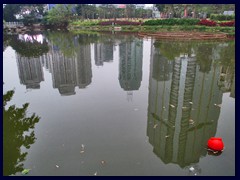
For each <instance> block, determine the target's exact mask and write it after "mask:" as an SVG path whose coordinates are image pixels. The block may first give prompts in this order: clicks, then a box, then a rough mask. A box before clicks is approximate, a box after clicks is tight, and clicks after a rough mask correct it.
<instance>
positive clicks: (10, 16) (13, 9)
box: [3, 4, 21, 22]
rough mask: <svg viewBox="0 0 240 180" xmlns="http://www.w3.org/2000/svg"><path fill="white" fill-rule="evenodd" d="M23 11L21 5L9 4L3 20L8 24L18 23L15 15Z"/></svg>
mask: <svg viewBox="0 0 240 180" xmlns="http://www.w3.org/2000/svg"><path fill="white" fill-rule="evenodd" d="M20 10H21V4H7V5H6V6H5V7H4V8H3V19H4V20H5V21H7V22H13V21H16V17H15V14H17V13H19V12H20Z"/></svg>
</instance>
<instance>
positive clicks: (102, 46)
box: [94, 42, 113, 66]
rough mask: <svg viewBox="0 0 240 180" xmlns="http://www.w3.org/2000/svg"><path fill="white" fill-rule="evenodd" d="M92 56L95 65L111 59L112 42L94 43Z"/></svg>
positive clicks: (101, 64)
mask: <svg viewBox="0 0 240 180" xmlns="http://www.w3.org/2000/svg"><path fill="white" fill-rule="evenodd" d="M94 58H95V65H96V66H103V63H104V62H111V61H113V43H111V42H106V43H94Z"/></svg>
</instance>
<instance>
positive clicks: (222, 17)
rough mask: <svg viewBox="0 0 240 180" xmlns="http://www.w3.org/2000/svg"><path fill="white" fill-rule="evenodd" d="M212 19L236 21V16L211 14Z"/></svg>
mask: <svg viewBox="0 0 240 180" xmlns="http://www.w3.org/2000/svg"><path fill="white" fill-rule="evenodd" d="M210 19H212V20H215V21H226V20H234V19H235V15H223V14H211V15H210Z"/></svg>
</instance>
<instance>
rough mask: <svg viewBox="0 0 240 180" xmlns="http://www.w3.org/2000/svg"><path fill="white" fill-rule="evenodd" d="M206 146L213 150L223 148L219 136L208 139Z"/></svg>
mask: <svg viewBox="0 0 240 180" xmlns="http://www.w3.org/2000/svg"><path fill="white" fill-rule="evenodd" d="M207 146H208V148H209V149H211V150H213V151H222V150H223V148H224V144H223V141H222V138H219V137H211V138H210V139H209V140H208V143H207Z"/></svg>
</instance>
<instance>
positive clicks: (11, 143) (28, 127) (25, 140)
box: [3, 90, 40, 176]
mask: <svg viewBox="0 0 240 180" xmlns="http://www.w3.org/2000/svg"><path fill="white" fill-rule="evenodd" d="M13 94H14V90H10V91H8V92H6V93H5V94H4V95H3V175H4V176H8V175H14V174H16V173H17V172H21V171H23V170H24V167H23V161H24V160H25V159H26V156H27V154H28V153H27V152H21V147H25V148H27V149H29V148H30V145H31V144H33V143H34V142H35V140H36V137H35V134H34V131H33V129H34V127H35V124H36V123H38V122H39V120H40V117H39V116H37V115H35V113H33V114H32V115H31V116H30V117H28V116H27V114H26V113H27V109H28V106H29V103H25V104H23V105H22V107H20V108H18V107H16V106H15V105H11V106H9V107H8V108H7V107H6V105H7V103H8V102H9V101H10V100H11V99H12V97H13Z"/></svg>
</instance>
